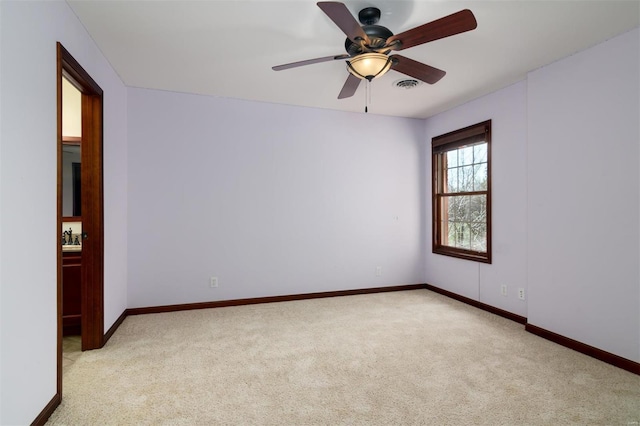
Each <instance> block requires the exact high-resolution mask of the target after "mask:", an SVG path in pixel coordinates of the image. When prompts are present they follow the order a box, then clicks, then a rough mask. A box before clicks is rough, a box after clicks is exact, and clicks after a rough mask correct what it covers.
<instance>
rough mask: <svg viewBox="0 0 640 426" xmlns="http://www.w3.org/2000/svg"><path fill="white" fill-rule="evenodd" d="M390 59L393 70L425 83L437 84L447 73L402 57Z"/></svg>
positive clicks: (397, 56) (395, 56) (392, 56)
mask: <svg viewBox="0 0 640 426" xmlns="http://www.w3.org/2000/svg"><path fill="white" fill-rule="evenodd" d="M390 58H391V59H392V61H393V63H392V65H391V69H392V70H395V71H398V72H401V73H402V74H406V75H408V76H411V77H413V78H417V79H418V80H421V81H424V82H425V83H429V84H433V83H436V82H438V80H440V79H441V78H442V77H444V75H445V74H446V72H445V71H442V70H439V69H438V68H434V67H432V66H429V65H426V64H423V63H422V62H418V61H414V60H413V59H409V58H405V57H404V56H401V55H391V56H390Z"/></svg>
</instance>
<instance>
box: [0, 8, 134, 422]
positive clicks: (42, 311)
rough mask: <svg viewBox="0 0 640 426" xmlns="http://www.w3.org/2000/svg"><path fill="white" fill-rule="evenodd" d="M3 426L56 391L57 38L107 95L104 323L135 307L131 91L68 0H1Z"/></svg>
mask: <svg viewBox="0 0 640 426" xmlns="http://www.w3.org/2000/svg"><path fill="white" fill-rule="evenodd" d="M0 11H1V12H0V36H1V38H2V44H1V45H0V48H1V52H0V56H1V57H2V63H1V64H0V67H1V68H0V88H1V91H2V97H1V98H0V142H1V144H0V184H1V190H0V207H1V212H0V233H1V234H2V239H1V240H0V251H1V252H2V257H1V260H0V274H1V275H0V301H1V306H0V309H1V312H0V324H1V327H2V328H1V330H0V333H1V336H0V337H1V339H0V340H1V341H2V351H1V366H0V368H1V374H0V376H1V379H0V380H1V382H0V388H1V389H2V394H1V396H0V397H1V399H0V424H29V423H31V422H32V421H33V420H34V419H35V417H36V416H37V415H38V414H39V413H40V411H41V410H42V409H43V408H44V407H45V406H46V405H47V404H48V403H49V401H50V400H51V399H52V398H53V396H54V395H55V393H56V340H57V339H56V256H57V254H56V253H57V250H58V246H57V237H58V234H59V232H60V229H58V228H57V223H56V204H57V203H56V191H57V190H56V170H57V167H56V158H57V154H56V132H57V130H56V129H57V124H56V120H57V113H56V41H60V42H62V43H63V45H64V46H65V47H66V48H67V49H68V50H69V52H71V54H72V55H73V56H74V57H75V58H76V59H77V60H78V61H79V62H80V64H82V65H83V67H84V68H85V69H86V70H87V71H88V72H89V74H90V75H91V76H92V77H93V78H94V79H95V80H96V81H97V83H98V84H99V85H100V86H101V87H102V89H103V90H104V91H105V100H104V102H105V104H104V108H105V110H104V120H105V130H104V144H105V146H104V176H105V182H104V187H105V189H104V190H105V206H106V211H105V327H106V328H108V327H110V326H111V324H113V322H114V321H115V319H116V318H117V316H118V315H119V314H120V313H122V311H123V310H124V309H125V308H126V259H127V254H126V251H127V249H126V227H127V222H126V181H127V176H126V145H127V139H126V138H127V134H126V89H125V87H124V85H123V84H122V82H121V81H120V79H119V78H118V76H117V75H116V74H115V72H114V71H113V70H112V69H111V67H110V66H109V64H108V63H107V61H106V60H105V58H104V57H103V56H102V54H101V53H100V51H99V50H98V48H97V47H96V46H95V44H94V43H93V41H92V40H91V38H90V37H89V36H88V34H87V33H86V31H85V30H84V27H83V26H82V25H81V24H80V22H79V21H78V19H77V18H76V16H75V15H74V14H73V12H72V11H71V10H70V9H69V7H68V6H67V4H66V3H65V2H63V1H42V2H36V1H33V2H17V1H16V2H7V1H2V2H0Z"/></svg>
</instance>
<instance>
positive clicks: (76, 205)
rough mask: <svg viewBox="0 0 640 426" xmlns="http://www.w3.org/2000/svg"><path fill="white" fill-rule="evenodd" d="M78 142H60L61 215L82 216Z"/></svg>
mask: <svg viewBox="0 0 640 426" xmlns="http://www.w3.org/2000/svg"><path fill="white" fill-rule="evenodd" d="M80 194H81V192H80V143H79V142H78V143H67V142H63V143H62V216H63V217H71V216H73V217H80V216H82V211H81V203H80V200H81V199H80Z"/></svg>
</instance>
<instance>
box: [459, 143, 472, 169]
mask: <svg viewBox="0 0 640 426" xmlns="http://www.w3.org/2000/svg"><path fill="white" fill-rule="evenodd" d="M458 161H459V163H460V165H461V166H466V165H470V164H473V147H472V146H467V147H464V148H459V149H458Z"/></svg>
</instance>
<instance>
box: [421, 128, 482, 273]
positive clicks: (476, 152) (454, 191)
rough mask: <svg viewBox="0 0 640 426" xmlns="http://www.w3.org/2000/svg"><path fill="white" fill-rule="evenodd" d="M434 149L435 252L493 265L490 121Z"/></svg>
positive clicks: (440, 139) (441, 139)
mask: <svg viewBox="0 0 640 426" xmlns="http://www.w3.org/2000/svg"><path fill="white" fill-rule="evenodd" d="M431 147H432V172H433V178H432V184H433V200H432V204H433V252H434V253H438V254H443V255H447V256H454V257H460V258H463V259H470V260H475V261H478V262H485V263H491V120H489V121H485V122H483V123H478V124H475V125H473V126H469V127H465V128H464V129H460V130H456V131H454V132H451V133H447V134H445V135H441V136H437V137H435V138H433V139H432V141H431Z"/></svg>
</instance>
